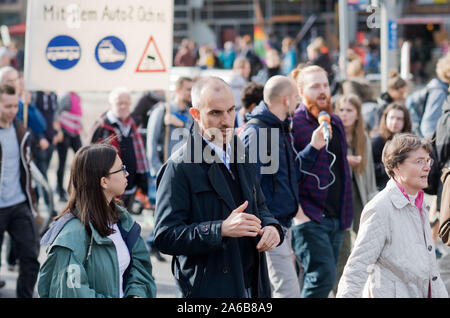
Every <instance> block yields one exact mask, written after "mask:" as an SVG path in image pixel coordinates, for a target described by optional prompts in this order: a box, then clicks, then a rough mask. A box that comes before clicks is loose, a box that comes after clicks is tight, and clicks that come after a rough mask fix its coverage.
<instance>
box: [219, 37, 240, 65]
mask: <svg viewBox="0 0 450 318" xmlns="http://www.w3.org/2000/svg"><path fill="white" fill-rule="evenodd" d="M235 58H236V52H235V51H234V43H233V42H231V41H227V42H225V44H224V45H223V50H222V51H221V52H220V56H219V59H220V61H221V63H222V66H223V68H224V69H231V68H233V63H234V59H235Z"/></svg>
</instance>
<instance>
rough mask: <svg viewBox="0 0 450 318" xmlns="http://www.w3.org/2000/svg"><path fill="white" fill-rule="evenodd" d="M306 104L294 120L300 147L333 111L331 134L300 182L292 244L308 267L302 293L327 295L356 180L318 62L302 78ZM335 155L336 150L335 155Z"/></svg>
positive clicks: (299, 79)
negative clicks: (322, 114)
mask: <svg viewBox="0 0 450 318" xmlns="http://www.w3.org/2000/svg"><path fill="white" fill-rule="evenodd" d="M296 81H297V87H298V91H299V95H300V97H301V99H302V105H300V107H299V108H298V109H297V110H296V112H295V114H294V119H293V132H294V145H295V148H296V151H297V152H300V151H301V150H303V149H304V148H305V147H306V146H307V145H308V144H309V142H310V140H311V136H312V133H313V131H314V130H315V129H316V128H317V127H318V126H319V123H318V115H319V113H320V112H321V111H326V112H327V113H328V114H329V115H330V124H331V128H332V129H331V130H332V131H331V135H330V140H329V142H328V144H327V146H326V147H324V148H322V149H321V150H320V151H319V154H318V155H317V157H316V158H317V159H316V163H315V165H314V167H313V168H312V170H311V171H310V172H309V173H306V176H305V178H304V179H303V180H302V182H301V184H300V185H299V202H300V206H301V208H300V209H299V212H298V213H297V215H296V217H295V218H294V227H293V229H292V236H293V244H292V245H293V249H294V253H295V255H296V257H297V259H298V260H299V261H300V262H301V264H302V267H303V286H302V293H301V296H302V297H305V298H317V297H319V298H326V297H328V295H329V293H330V291H331V290H332V288H333V285H334V283H335V280H336V262H337V259H338V256H339V250H340V248H341V244H342V240H343V235H344V230H345V229H347V228H349V227H350V226H351V224H352V220H353V203H352V200H353V199H352V181H351V175H350V169H349V166H348V162H347V160H346V157H347V142H346V138H345V131H344V127H343V125H342V121H341V120H340V119H339V117H338V116H337V115H334V114H333V110H332V107H331V103H330V87H329V83H328V78H327V73H326V72H325V70H324V69H323V68H321V67H319V66H315V65H314V66H308V67H305V68H304V69H302V70H301V71H300V72H299V74H298V76H297V78H296ZM331 153H332V154H333V155H332V154H331Z"/></svg>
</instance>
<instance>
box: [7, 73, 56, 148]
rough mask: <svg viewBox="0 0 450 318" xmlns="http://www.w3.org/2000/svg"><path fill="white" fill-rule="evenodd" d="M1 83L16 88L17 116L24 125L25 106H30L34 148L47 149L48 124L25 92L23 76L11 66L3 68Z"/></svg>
mask: <svg viewBox="0 0 450 318" xmlns="http://www.w3.org/2000/svg"><path fill="white" fill-rule="evenodd" d="M0 83H2V84H7V85H11V86H13V87H14V88H15V90H16V93H17V95H18V96H19V111H18V112H17V115H16V116H17V119H19V120H20V121H21V122H22V123H23V122H24V109H25V104H26V105H28V108H27V109H28V113H27V118H28V120H27V121H28V122H27V127H28V128H29V129H30V130H31V133H32V148H34V147H35V146H37V147H39V148H41V149H47V148H48V146H49V142H48V141H47V139H46V138H45V135H44V131H45V130H46V129H47V122H46V120H45V118H44V116H43V115H42V113H41V111H40V110H39V109H37V107H36V104H35V103H34V102H33V101H32V96H31V93H30V92H29V91H27V90H25V88H24V83H23V76H19V73H18V72H17V70H15V69H14V68H13V67H11V66H6V67H2V68H0Z"/></svg>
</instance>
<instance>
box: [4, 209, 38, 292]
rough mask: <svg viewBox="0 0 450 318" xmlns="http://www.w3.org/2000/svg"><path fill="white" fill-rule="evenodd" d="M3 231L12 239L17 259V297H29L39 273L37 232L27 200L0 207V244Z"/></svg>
mask: <svg viewBox="0 0 450 318" xmlns="http://www.w3.org/2000/svg"><path fill="white" fill-rule="evenodd" d="M5 231H7V232H8V233H9V235H10V236H11V239H12V240H13V241H14V245H15V252H16V254H17V258H18V259H19V277H18V279H17V289H16V292H17V297H18V298H31V297H33V291H34V286H35V284H36V281H37V277H38V273H39V262H38V256H39V232H38V229H37V224H36V221H35V219H34V217H33V215H32V214H31V210H30V208H29V206H28V203H27V202H23V203H20V204H17V205H13V206H11V207H7V208H0V246H1V244H2V243H3V242H2V241H3V234H4V232H5Z"/></svg>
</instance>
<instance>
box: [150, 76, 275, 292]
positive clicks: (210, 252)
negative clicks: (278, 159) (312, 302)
mask: <svg viewBox="0 0 450 318" xmlns="http://www.w3.org/2000/svg"><path fill="white" fill-rule="evenodd" d="M192 105H193V107H192V108H191V110H190V113H191V115H192V117H193V118H194V120H195V122H194V125H193V128H192V129H191V133H190V136H189V138H188V140H187V143H186V144H184V146H182V147H181V148H180V149H179V150H178V151H177V152H175V153H174V154H173V155H172V156H171V157H170V158H169V160H168V161H167V162H166V164H164V165H163V167H162V168H161V170H160V172H159V174H158V177H157V193H156V211H155V243H154V244H155V245H156V247H157V248H158V249H159V250H160V251H161V252H163V253H165V254H170V255H173V259H172V269H173V274H174V276H175V279H176V281H177V286H178V292H179V293H178V296H181V297H194V298H199V297H214V298H224V297H236V298H263V297H270V296H271V293H270V283H269V278H268V273H267V264H266V259H265V254H264V252H265V251H269V250H272V249H273V248H275V247H276V246H278V245H279V244H280V243H282V241H283V232H282V228H281V226H280V225H279V222H278V221H277V220H276V219H275V218H274V217H273V216H272V215H271V214H270V213H269V211H268V209H267V207H266V205H265V201H264V196H263V195H262V192H261V189H260V186H259V183H258V178H257V176H256V174H255V170H254V167H253V165H252V164H251V163H249V162H248V158H249V156H248V155H247V154H246V153H245V147H244V145H243V144H242V142H241V141H240V140H239V138H238V137H237V136H235V135H234V134H233V131H234V119H235V105H234V99H233V94H232V92H231V89H230V88H229V86H228V85H227V84H226V83H225V82H224V81H222V80H221V79H219V78H216V77H207V78H201V79H200V80H198V81H197V82H196V83H195V84H194V86H193V88H192Z"/></svg>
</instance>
